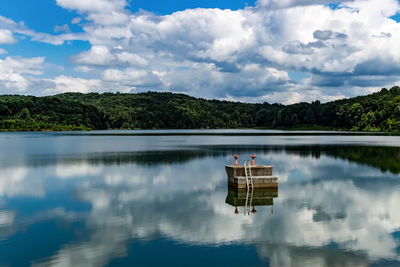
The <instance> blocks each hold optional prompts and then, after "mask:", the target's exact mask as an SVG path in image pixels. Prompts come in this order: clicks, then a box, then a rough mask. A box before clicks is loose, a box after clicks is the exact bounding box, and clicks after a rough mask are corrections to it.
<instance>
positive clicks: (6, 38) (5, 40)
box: [0, 29, 16, 44]
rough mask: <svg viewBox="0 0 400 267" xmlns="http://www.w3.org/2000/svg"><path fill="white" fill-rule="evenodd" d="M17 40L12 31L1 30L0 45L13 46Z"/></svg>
mask: <svg viewBox="0 0 400 267" xmlns="http://www.w3.org/2000/svg"><path fill="white" fill-rule="evenodd" d="M15 42H16V40H15V39H14V36H13V34H12V32H11V31H10V30H5V29H0V44H12V43H15Z"/></svg>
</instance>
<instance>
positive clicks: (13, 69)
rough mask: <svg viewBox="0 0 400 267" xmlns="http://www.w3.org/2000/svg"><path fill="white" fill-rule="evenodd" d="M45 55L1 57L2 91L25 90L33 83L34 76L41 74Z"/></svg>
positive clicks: (0, 88) (0, 82)
mask: <svg viewBox="0 0 400 267" xmlns="http://www.w3.org/2000/svg"><path fill="white" fill-rule="evenodd" d="M43 63H44V58H43V57H37V58H22V57H7V58H6V59H4V60H1V59H0V92H2V93H13V92H15V91H17V92H25V91H27V90H28V89H29V86H30V85H32V83H33V80H34V78H33V76H37V75H41V74H42V70H43V67H44V66H43Z"/></svg>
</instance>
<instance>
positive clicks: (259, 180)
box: [225, 165, 278, 188]
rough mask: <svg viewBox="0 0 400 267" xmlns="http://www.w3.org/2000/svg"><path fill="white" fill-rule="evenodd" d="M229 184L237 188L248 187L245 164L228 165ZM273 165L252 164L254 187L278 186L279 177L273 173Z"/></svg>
mask: <svg viewBox="0 0 400 267" xmlns="http://www.w3.org/2000/svg"><path fill="white" fill-rule="evenodd" d="M225 170H226V174H227V175H228V185H229V186H232V187H236V188H246V187H247V183H246V173H245V167H244V166H243V165H226V166H225ZM272 171H273V167H272V166H267V165H253V166H251V174H252V177H253V187H254V188H270V187H278V177H276V176H273V175H272Z"/></svg>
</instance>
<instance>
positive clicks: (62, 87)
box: [44, 75, 103, 94]
mask: <svg viewBox="0 0 400 267" xmlns="http://www.w3.org/2000/svg"><path fill="white" fill-rule="evenodd" d="M48 81H49V82H50V84H51V85H50V87H48V88H46V90H45V91H44V93H45V94H58V93H64V92H80V93H89V92H95V91H100V90H102V89H103V88H102V82H101V80H97V79H82V78H74V77H70V76H65V75H61V76H58V77H56V78H54V79H51V80H48Z"/></svg>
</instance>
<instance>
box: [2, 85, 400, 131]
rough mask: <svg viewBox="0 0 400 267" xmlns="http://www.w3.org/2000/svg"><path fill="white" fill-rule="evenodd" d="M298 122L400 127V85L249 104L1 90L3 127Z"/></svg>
mask: <svg viewBox="0 0 400 267" xmlns="http://www.w3.org/2000/svg"><path fill="white" fill-rule="evenodd" d="M254 127H259V128H293V129H313V128H315V129H317V128H318V129H327V128H328V129H352V130H363V131H380V130H381V131H400V88H399V87H393V88H392V89H390V90H387V89H382V90H381V91H380V92H378V93H374V94H372V95H368V96H359V97H355V98H350V99H343V100H337V101H333V102H328V103H325V104H321V102H319V101H314V102H312V103H311V104H310V103H298V104H293V105H287V106H285V105H281V104H272V105H271V104H268V103H263V104H246V103H239V102H228V101H217V100H205V99H199V98H194V97H190V96H187V95H183V94H173V93H156V92H147V93H139V94H121V93H116V94H113V93H103V94H98V93H90V94H81V93H65V94H60V95H55V96H47V97H33V96H17V95H3V96H0V130H17V131H39V130H89V129H196V128H202V129H207V128H254Z"/></svg>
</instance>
